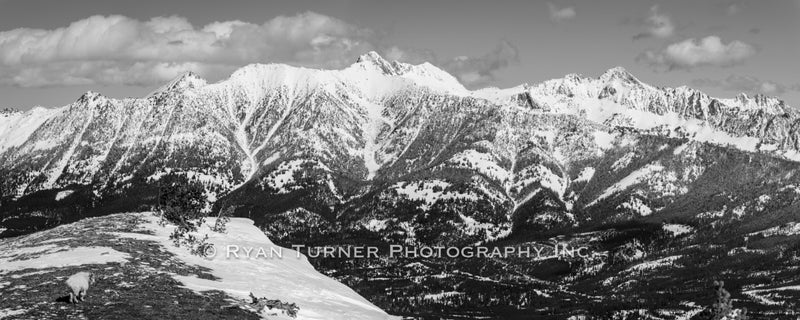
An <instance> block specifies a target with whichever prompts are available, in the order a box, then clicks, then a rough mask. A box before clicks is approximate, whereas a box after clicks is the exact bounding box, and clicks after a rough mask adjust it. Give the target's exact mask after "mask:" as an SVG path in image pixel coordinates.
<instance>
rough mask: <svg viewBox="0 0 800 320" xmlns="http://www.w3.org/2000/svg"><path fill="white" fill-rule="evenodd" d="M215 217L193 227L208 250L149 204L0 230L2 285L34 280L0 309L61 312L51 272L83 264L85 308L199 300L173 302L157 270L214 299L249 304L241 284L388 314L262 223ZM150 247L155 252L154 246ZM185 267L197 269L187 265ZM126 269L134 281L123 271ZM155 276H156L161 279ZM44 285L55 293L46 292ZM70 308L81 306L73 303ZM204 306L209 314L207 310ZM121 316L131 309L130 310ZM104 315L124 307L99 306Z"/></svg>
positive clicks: (331, 311)
mask: <svg viewBox="0 0 800 320" xmlns="http://www.w3.org/2000/svg"><path fill="white" fill-rule="evenodd" d="M214 222H215V221H214V219H210V221H208V222H207V224H206V225H204V226H203V227H202V228H201V229H200V230H199V231H198V232H199V233H203V234H206V233H207V234H208V235H209V236H210V238H209V242H210V243H212V244H214V245H215V246H216V248H218V249H219V251H218V254H217V255H216V256H214V257H211V256H209V257H199V256H195V255H191V254H190V253H189V251H188V249H187V248H185V247H176V246H175V245H174V244H173V242H172V241H170V239H169V236H170V233H171V232H172V230H173V227H170V226H162V225H160V224H159V223H158V218H157V217H155V216H154V215H153V214H152V213H125V214H116V215H111V216H107V217H101V218H93V219H87V220H82V221H80V222H77V223H74V224H68V225H63V226H60V227H58V228H56V229H52V230H49V231H44V232H40V233H34V234H31V235H28V236H24V237H20V238H13V239H8V240H0V249H2V250H0V279H2V280H0V289H2V290H3V292H4V294H5V293H8V294H11V295H13V296H20V295H19V293H18V292H17V290H26V288H27V287H37V288H38V289H37V291H39V290H41V293H39V294H37V295H36V296H35V297H31V298H29V299H27V298H26V299H23V301H24V300H30V301H25V302H20V301H19V299H17V298H8V299H6V298H7V297H4V299H2V300H0V315H3V313H2V312H5V313H6V315H8V316H11V315H23V314H24V315H25V318H26V319H30V318H35V319H58V318H63V317H60V316H58V313H59V312H61V311H59V312H56V313H55V314H53V313H48V311H47V310H49V309H50V308H55V309H56V310H58V309H59V308H60V309H61V310H64V309H76V308H65V307H64V304H61V303H53V300H54V299H55V298H57V297H59V295H58V294H62V293H66V290H65V288H64V286H63V283H61V282H60V281H52V280H54V277H63V278H65V277H64V276H63V275H62V274H63V273H66V274H67V275H69V274H71V272H75V271H76V270H80V271H92V272H94V273H95V275H96V277H97V278H98V279H99V280H98V282H97V283H96V284H95V285H94V286H93V287H92V288H90V289H91V290H89V298H88V300H87V303H88V304H89V307H90V308H92V309H102V308H106V307H108V308H112V309H114V308H117V309H120V310H123V313H124V310H125V307H124V306H123V304H124V303H125V302H124V300H130V302H132V303H135V304H136V305H138V306H142V305H144V306H147V305H151V306H152V305H153V304H155V303H156V301H157V300H161V299H166V300H168V304H167V306H168V307H171V306H176V305H179V304H180V305H182V306H183V307H186V308H192V309H193V310H194V311H196V312H200V314H202V312H204V311H203V310H204V309H206V308H208V306H191V305H188V304H190V303H194V302H193V301H191V300H180V301H178V300H176V301H175V305H173V302H172V301H171V300H169V299H171V297H170V296H169V295H171V294H173V293H175V292H174V291H175V290H177V291H178V292H183V291H181V289H180V288H171V287H168V286H167V287H163V288H153V287H152V286H153V285H152V284H151V283H149V282H150V281H151V279H149V277H152V276H155V275H158V277H163V276H167V277H171V278H172V279H174V280H176V281H177V283H179V284H180V286H182V287H185V288H188V289H189V290H191V291H193V292H195V294H196V295H197V296H208V294H209V293H208V292H209V291H210V290H213V291H219V292H222V293H224V294H226V295H227V297H226V298H225V299H219V302H221V303H227V304H232V305H236V306H237V309H238V308H241V309H244V310H250V309H252V308H250V306H249V304H250V299H249V294H250V293H251V292H252V293H253V294H254V295H255V296H257V297H266V298H268V299H278V300H281V301H283V302H287V303H296V304H297V306H298V307H299V311H298V313H297V318H294V319H321V320H329V319H365V320H373V319H394V318H395V317H392V316H389V315H387V314H386V312H384V311H383V310H381V309H380V308H378V307H376V306H375V305H373V304H372V303H370V302H369V301H367V300H366V299H364V298H363V297H361V296H360V295H358V294H357V293H355V292H354V291H353V290H352V289H350V288H348V287H347V286H345V285H343V284H342V283H339V282H337V281H336V280H333V279H331V278H329V277H327V276H325V275H323V274H321V273H319V272H318V271H316V270H315V269H314V268H313V267H312V266H311V264H310V263H309V262H308V260H307V259H306V258H305V256H302V255H299V256H298V255H297V253H296V252H295V251H292V250H289V249H285V248H280V247H278V246H276V245H274V244H273V243H272V242H271V241H270V240H269V239H268V238H267V237H266V236H265V235H264V233H263V232H261V230H259V229H258V228H257V227H255V226H253V222H252V220H249V219H241V218H234V219H232V220H231V221H230V222H229V223H228V224H227V233H224V234H222V233H216V232H211V231H210V230H209V226H210V225H209V224H211V225H213V224H214ZM227 246H237V247H238V248H241V251H240V254H241V256H239V257H238V258H237V257H235V256H231V257H230V258H227V257H226V255H225V254H224V248H226V247H227ZM261 248H263V249H264V250H265V252H267V253H271V252H282V254H283V258H279V257H277V256H275V257H274V258H269V257H265V256H258V255H256V253H255V252H256V251H258V250H259V249H261ZM249 249H254V252H253V254H252V255H251V256H250V258H248V257H246V256H245V254H244V251H245V250H249ZM156 253H158V256H154V255H155V254H156ZM163 254H166V256H162V255H163ZM176 267H177V269H174V268H176ZM192 270H203V272H202V273H194V272H192ZM148 275H150V276H148ZM129 277H132V278H133V279H139V280H140V281H138V282H129V281H125V280H128V279H129ZM63 278H62V279H63ZM211 279H213V280H211ZM6 280H8V281H6ZM152 280H155V279H152ZM155 281H157V282H158V283H160V284H165V280H163V279H162V280H155ZM39 282H43V283H41V284H39ZM21 283H24V284H21ZM148 288H151V289H154V290H156V289H157V290H159V291H158V293H157V295H155V296H145V295H144V294H145V293H147V292H148ZM50 290H54V291H55V292H56V293H49V292H50ZM122 290H124V291H125V292H128V293H127V294H133V295H139V296H126V297H125V298H122V297H120V293H119V292H122ZM45 292H48V293H45ZM181 297H185V293H184V295H183V296H182V295H180V294H179V295H177V296H176V297H172V299H181ZM132 299H135V300H132ZM39 300H42V301H39ZM204 303H206V304H207V303H208V302H204ZM248 308H250V309H248ZM12 311H13V312H12ZM75 311H77V312H81V309H80V308H77V310H75ZM252 311H255V312H258V311H261V310H252ZM68 312H73V311H68ZM150 312H151V313H150V315H149V316H148V317H156V318H160V317H162V316H163V317H165V318H169V317H170V316H168V314H170V313H169V312H171V311H170V310H164V309H159V308H154V309H151V310H150ZM205 312H209V311H205ZM207 315H208V316H210V317H213V316H214V314H213V313H207ZM73 316H78V315H73ZM260 316H261V317H262V318H263V319H293V318H290V317H288V316H286V315H285V314H281V313H278V314H276V311H275V310H272V311H269V310H263V312H261V313H260ZM91 317H92V316H89V318H91ZM127 317H132V318H137V316H136V313H133V314H131V315H129V316H127ZM66 318H71V316H67V317H66ZM104 318H123V317H121V316H117V317H114V316H111V315H108V314H107V315H105V316H104ZM237 319H238V318H237Z"/></svg>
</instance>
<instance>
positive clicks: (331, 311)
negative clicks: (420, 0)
mask: <svg viewBox="0 0 800 320" xmlns="http://www.w3.org/2000/svg"><path fill="white" fill-rule="evenodd" d="M0 3H2V2H0ZM12 3H13V1H12ZM733 4H738V7H735V6H732V5H733ZM789 4H790V7H791V6H792V5H793V4H792V3H789ZM497 5H498V6H502V5H503V4H497ZM758 5H762V6H767V5H772V4H771V3H770V4H766V3H765V4H757V3H755V2H731V6H724V5H723V6H720V10H723V11H724V9H727V10H731V11H732V10H734V9H731V8H738V9H735V10H748V9H753V7H756V6H758ZM683 6H687V7H691V5H689V4H688V3H687V4H683ZM539 7H541V8H540V9H542V10H543V12H546V13H548V14H549V15H550V18H551V19H550V20H549V21H548V22H547V23H549V24H553V25H563V24H565V23H569V22H570V21H567V20H571V19H580V16H576V10H578V12H580V11H579V10H580V5H576V6H575V7H566V6H565V5H561V4H553V3H550V4H546V3H542V4H539ZM793 8H794V10H795V12H798V11H800V9H799V8H798V7H797V6H795V7H793ZM307 9H308V10H312V9H314V8H311V7H310V8H307ZM548 9H549V10H548ZM567 9H569V10H567ZM658 10H664V9H663V8H662V9H659V7H653V9H652V10H651V11H650V14H651V16H650V17H649V18H646V19H644V21H640V22H639V23H632V24H634V25H635V26H633V27H634V28H644V29H645V30H646V31H647V32H650V33H645V34H639V35H635V36H634V38H635V40H630V39H628V41H646V40H639V39H638V38H637V37H639V38H651V40H652V38H660V39H673V40H675V41H676V43H679V42H680V38H679V37H680V35H679V34H676V33H677V32H676V31H675V30H672V29H670V30H666V29H665V28H666V26H668V27H669V28H673V26H672V22H671V20H670V17H669V16H666V15H663V14H661V13H659V12H660V11H658ZM753 10H755V9H753ZM789 10H791V9H789ZM645 13H647V12H645ZM587 14H590V13H589V12H587ZM728 14H741V13H740V12H739V11H737V12H733V13H731V12H728ZM659 17H660V18H659ZM665 17H666V18H665ZM283 18H284V19H290V18H289V17H283ZM664 18H665V19H666V20H663V19H664ZM96 19H101V18H96ZM126 19H128V18H126ZM659 19H661V20H659ZM153 21H155V20H153ZM337 21H338V20H337ZM665 21H666V22H665ZM648 23H651V24H653V23H654V24H655V27H653V28H650V29H648V28H647V27H646V26H647V24H648ZM665 23H667V24H669V25H665ZM266 25H267V24H265V26H266ZM623 25H626V24H623ZM659 26H660V27H661V28H658V27H659ZM190 27H191V25H190ZM231 28H233V27H231ZM265 28H266V27H265ZM331 28H333V27H331ZM669 28H668V29H669ZM676 28H677V27H676ZM206 29H208V28H206ZM234 29H235V28H234ZM26 30H27V29H18V30H16V31H8V32H0V58H3V57H5V58H6V59H5V60H4V62H3V60H0V71H3V70H5V71H7V72H10V73H13V72H17V71H19V70H23V69H24V68H31V69H30V70H38V71H42V70H45V69H47V68H48V67H47V66H46V65H44V64H43V65H42V66H40V67H37V66H36V65H35V64H36V63H35V62H30V61H38V60H36V58H31V59H29V60H25V58H24V56H25V55H22V58H20V59H21V60H20V61H25V62H22V63H21V64H20V65H21V66H23V67H24V68H23V67H21V66H20V65H14V64H13V61H12V60H14V59H12V58H11V57H13V56H14V52H15V51H14V50H11V49H10V47H8V45H5V44H13V45H15V46H17V47H14V48H16V49H18V51H25V50H27V48H24V47H23V46H24V45H25V44H24V43H27V42H24V41H21V40H19V39H21V38H24V35H19V34H20V33H24V32H25V31H26ZM108 30H115V29H114V28H109V29H108ZM204 30H205V29H204ZM73 31H74V30H72V27H69V28H66V29H62V33H69V32H73ZM15 32H16V33H15ZM42 32H50V31H44V30H42ZM52 32H53V33H54V34H51V35H46V36H42V37H47V36H51V37H55V36H57V34H58V30H56V31H52ZM84 32H87V33H89V32H90V31H88V30H85V31H84ZM169 32H171V31H164V32H162V33H161V34H165V35H166V34H169ZM185 32H198V33H200V32H201V31H200V28H197V30H195V29H194V28H192V29H191V30H190V31H185ZM319 32H320V34H326V32H328V31H326V30H325V29H324V28H323V29H322V30H321V31H319ZM330 32H334V31H330ZM534 32H535V31H534ZM542 32H545V31H542ZM765 32H766V31H765ZM156 33H158V32H156ZM665 33H669V34H665ZM175 34H181V33H180V32H177V33H175ZM89 36H91V35H89ZM173 36H175V37H179V36H178V35H173ZM217 36H218V37H221V36H220V35H219V34H217ZM15 37H17V38H15ZM32 37H33V36H32ZM165 37H166V36H165ZM228 37H231V33H228ZM272 37H274V35H272ZM4 39H5V41H6V42H3V41H4ZM25 39H27V41H34V40H31V39H37V38H36V37H33V38H25ZM62 40H63V39H62ZM338 40H342V39H338ZM706 40H707V39H704V40H701V41H697V42H695V41H694V40H692V45H697V46H698V47H699V48H700V49H698V48H695V49H691V48H690V50H689V51H690V52H691V53H692V54H704V53H708V54H711V55H714V54H718V53H719V52H718V51H715V50H714V49H709V50H708V51H703V50H704V49H702V47H704V46H706V45H707V44H708V45H710V46H713V45H714V44H713V43H712V42H714V40H713V39H712V40H708V41H710V42H709V43H706ZM14 41H18V42H14ZM42 41H44V40H42ZM176 41H177V40H176ZM186 41H191V40H186ZM318 41H322V40H318ZM442 41H447V40H446V39H445V40H442ZM520 41H521V40H520ZM665 41H666V40H665ZM716 41H719V38H716ZM787 41H791V40H787ZM795 43H797V41H795ZM507 45H511V44H510V43H509V44H507ZM722 45H724V46H726V48H728V49H730V50H734V51H735V50H740V49H742V48H743V47H742V46H750V45H749V44H747V43H744V42H738V41H737V42H729V43H728V44H725V43H722ZM112 46H113V45H112ZM222 46H223V47H224V44H223V45H222ZM254 46H255V45H254ZM323 48H324V47H323ZM337 48H338V46H337ZM512 48H513V47H512ZM731 48H733V49H731ZM752 48H753V50H754V51H753V52H749V51H747V50H745V51H743V52H744V53H741V52H739V53H736V52H734V53H733V55H732V57H733V58H731V59H735V61H733V62H730V61H728V62H730V63H728V62H725V61H727V60H725V61H723V62H722V63H720V64H719V66H717V67H720V68H736V67H735V66H737V65H740V64H743V63H744V62H743V60H745V59H746V58H748V57H750V56H751V55H755V54H759V53H760V52H768V51H769V49H768V48H759V49H754V48H755V46H752ZM12 49H13V48H12ZM231 50H233V49H231ZM515 50H516V49H515ZM726 50H727V49H726ZM143 51H145V50H143ZM354 51H358V49H355V50H354ZM362 51H363V52H359V53H358V54H353V55H352V56H351V57H350V58H349V59H350V61H351V62H349V63H348V64H346V65H342V66H340V67H335V65H325V64H316V65H312V64H308V63H292V62H295V61H284V60H287V59H275V61H270V60H269V59H267V58H263V57H259V58H258V59H256V60H255V61H252V62H254V63H252V64H247V65H244V64H243V66H240V67H239V68H238V69H236V70H233V71H232V73H229V74H227V75H225V76H222V77H218V78H215V77H217V76H215V75H214V74H213V73H210V71H208V70H209V69H208V68H200V70H192V68H190V67H187V66H183V67H185V68H182V70H181V72H176V74H177V76H176V77H175V78H174V79H173V80H171V81H164V83H162V84H161V86H160V87H158V86H156V87H157V89H155V90H153V91H152V92H151V93H149V94H146V95H142V96H141V97H137V98H112V97H110V96H106V95H103V93H98V92H95V91H89V92H86V93H84V94H82V95H80V93H76V96H79V98H77V100H75V101H74V102H73V103H71V104H68V105H66V106H63V107H34V108H19V109H6V110H5V111H3V112H2V113H1V114H0V176H2V179H1V180H0V196H2V198H0V199H1V200H0V231H1V232H2V233H0V237H2V239H0V248H2V250H0V293H2V297H3V298H2V300H0V318H4V319H5V318H6V317H7V318H8V319H62V318H72V317H74V318H80V317H83V318H88V319H140V318H152V319H199V318H204V319H206V318H207V319H259V318H263V319H293V318H297V319H391V318H419V319H439V318H445V319H472V318H480V319H486V318H491V319H574V320H577V319H797V317H798V316H800V270H799V269H798V268H800V211H798V210H800V175H798V172H800V171H799V170H800V110H798V109H797V108H795V107H794V106H792V105H790V103H787V102H784V101H783V100H781V99H780V98H777V97H774V96H770V95H765V94H763V93H753V92H750V93H740V94H736V95H731V96H730V97H716V96H712V95H709V94H707V93H705V92H704V91H703V90H701V89H698V88H697V87H702V86H703V85H708V84H709V83H710V82H712V81H711V80H707V81H705V82H704V81H687V83H686V85H680V86H675V87H665V86H659V84H658V83H655V82H654V83H650V84H648V83H645V82H643V81H641V80H640V78H638V77H637V75H635V74H632V72H629V71H628V70H626V68H624V67H612V68H610V69H608V70H607V71H604V72H600V73H598V74H576V73H569V72H576V71H581V70H574V69H570V68H565V69H564V74H566V75H564V76H562V77H559V78H555V79H551V80H544V81H528V83H525V84H520V85H518V86H513V87H510V88H505V89H498V88H497V87H494V86H489V85H487V84H486V83H480V85H476V84H477V83H475V82H472V81H471V80H470V79H473V78H471V77H470V76H468V75H465V74H462V73H458V72H459V70H462V71H463V69H459V68H455V67H452V66H453V65H452V64H451V63H450V62H445V61H443V60H441V59H439V60H436V61H433V62H434V63H429V62H419V63H416V62H414V63H411V62H404V61H403V60H402V59H401V60H400V61H396V60H395V59H391V58H389V56H395V55H394V54H393V53H392V51H391V50H389V49H386V48H384V47H381V46H374V47H373V48H371V49H370V50H362ZM678 51H680V50H678ZM31 52H32V51H31ZM674 52H675V51H674V50H673V51H670V50H669V48H667V49H665V50H664V51H663V52H661V53H657V52H654V51H648V52H645V54H644V55H643V56H640V57H639V58H638V59H639V60H641V59H650V63H656V64H658V63H662V64H663V63H669V62H670V61H672V62H675V63H678V65H676V66H672V67H675V68H678V69H680V68H688V67H692V68H693V67H694V66H688V67H687V65H680V63H683V62H685V61H701V63H700V64H699V66H700V67H703V63H702V61H714V60H713V59H711V58H707V57H700V58H697V57H695V56H692V57H690V58H697V59H700V60H696V59H695V60H680V59H678V58H675V57H672V56H670V54H672V53H674ZM698 52H699V53H698ZM29 53H30V52H29ZM84 53H85V54H86V55H87V56H92V55H93V53H92V52H84ZM340 53H341V52H340ZM348 53H349V51H348ZM646 53H649V55H648V54H646ZM745 53H746V54H745ZM30 54H31V55H33V53H30ZM659 54H660V55H661V56H658V55H659ZM98 55H102V53H98ZM198 55H202V54H198ZM315 57H317V56H315ZM672 58H674V59H672ZM75 59H77V60H81V59H86V60H87V61H88V60H91V59H94V58H92V57H80V56H79V57H77V58H75ZM98 59H99V58H98ZM470 59H472V58H470V57H460V58H459V59H456V60H457V61H462V62H464V63H468V62H470V61H473V62H474V60H475V59H473V60H470ZM518 59H519V58H518ZM665 59H666V60H665ZM670 59H672V60H670ZM687 59H688V58H687ZM703 59H706V60H703ZM709 59H711V60H709ZM736 59H740V60H742V61H740V60H736ZM133 60H135V59H133ZM42 61H44V62H47V60H46V59H45V60H42ZM676 61H677V62H676ZM44 62H42V63H44ZM62 62H63V61H62ZM3 63H4V64H3ZM65 63H67V62H65ZM630 63H631V64H636V63H637V62H636V59H631V61H630ZM638 63H643V62H641V61H640V62H638ZM787 63H789V64H790V65H787V66H786V67H787V68H795V69H796V68H797V64H796V61H791V62H787ZM190 64H191V63H190ZM708 64H709V65H711V66H705V67H711V68H713V67H715V66H713V65H714V64H715V63H708ZM462 66H463V65H462ZM96 67H97V66H95V65H92V66H91V67H87V68H96ZM672 67H670V68H672ZM36 68H39V69H36ZM108 68H112V67H111V66H109V67H108ZM446 69H447V71H446ZM70 70H72V69H70ZM92 70H94V69H92ZM98 70H102V68H101V69H98ZM183 71H186V72H183ZM192 71H194V72H192ZM59 72H64V71H63V70H60V71H59ZM69 72H78V71H77V69H75V70H73V71H66V73H67V74H69ZM126 72H130V70H127V71H126ZM204 72H205V73H208V75H211V78H213V80H207V79H206V77H204V76H203V75H202V74H203V73H204ZM492 72H494V71H492ZM660 72H670V71H660ZM679 72H685V71H679ZM695 72H696V73H699V74H700V75H701V76H702V74H703V73H702V69H698V70H696V71H695ZM479 73H480V72H479ZM567 73H569V74H567ZM126 74H127V73H124V72H123V75H126ZM467 74H468V73H467ZM655 74H656V75H657V74H659V73H655ZM23 75H25V73H24V72H22V73H20V74H19V75H17V77H16V78H14V77H10V78H14V79H20V77H22V76H23ZM483 75H484V76H487V77H489V78H494V77H495V74H494V73H483ZM80 76H85V75H80ZM54 78H57V77H56V76H53V77H47V78H43V79H47V80H51V79H54ZM532 78H534V79H533V80H535V79H536V78H538V77H532ZM651 78H654V79H657V77H651ZM3 79H6V78H5V77H3V76H0V83H7V82H3V81H4V80H3ZM86 79H89V80H91V81H89V82H88V83H96V84H97V86H98V87H103V86H104V85H106V83H105V82H103V81H99V80H97V79H94V78H91V77H88V76H87V78H86ZM487 79H488V78H487ZM43 81H44V80H43ZM93 81H94V82H93ZM104 81H105V80H104ZM765 83H766V82H765ZM488 84H491V83H488ZM772 84H774V83H772ZM16 85H21V86H23V87H25V86H26V85H23V84H20V83H17V84H16ZM47 85H48V86H49V85H53V84H47ZM781 88H782V89H781V90H772V91H770V90H766V91H768V92H771V93H775V94H779V93H783V92H788V91H792V90H794V89H792V88H791V86H781ZM20 90H22V89H20ZM26 90H27V89H26ZM98 90H100V89H98ZM743 91H747V90H744V89H743ZM762 91H763V90H762ZM2 103H3V101H2V96H0V104H2ZM170 181H173V182H170ZM174 181H181V182H182V183H186V184H193V185H198V186H201V191H202V192H201V193H202V204H199V205H200V206H201V207H202V210H200V211H202V213H203V214H204V215H207V216H208V217H209V218H206V219H205V223H203V224H201V225H200V226H199V228H198V229H197V230H196V231H193V233H192V234H194V235H196V236H198V237H203V236H208V239H207V240H206V241H207V243H209V244H210V245H211V246H213V248H216V250H217V252H215V253H216V256H209V255H208V254H207V252H200V253H199V254H198V252H191V251H192V248H191V247H190V248H186V247H183V246H175V245H173V242H174V241H173V239H171V238H170V233H171V232H172V230H174V229H175V226H174V225H172V224H170V223H168V222H165V221H164V220H163V219H161V218H159V217H160V216H163V215H164V213H163V211H164V209H163V208H164V206H165V205H164V203H163V202H164V199H165V196H164V194H165V192H167V191H165V190H167V188H168V187H169V185H170V183H172V185H174ZM222 217H230V221H229V222H227V227H226V230H224V231H221V232H220V231H212V230H211V229H215V225H218V224H215V222H217V221H218V220H222V219H223V218H222ZM226 220H227V219H226ZM295 245H303V246H306V247H333V248H351V247H353V246H370V247H376V248H380V253H379V254H378V256H377V257H363V258H356V257H350V258H346V257H328V258H325V257H321V256H316V255H314V254H313V252H309V251H307V250H304V249H297V248H294V249H297V250H299V251H300V253H301V254H305V255H306V257H302V256H301V258H297V257H295V255H296V254H298V252H297V251H295V250H291V249H293V246H295ZM559 245H561V246H565V247H571V248H584V249H585V250H584V251H583V252H585V253H588V254H585V255H581V256H571V255H568V254H565V255H560V256H555V257H554V256H545V257H519V256H503V257H497V256H494V257H464V256H458V257H448V256H444V257H442V256H439V257H419V256H416V257H414V256H409V255H405V256H389V255H388V253H387V252H388V250H389V248H391V247H392V246H403V247H404V248H423V247H457V248H465V247H486V248H490V249H493V248H509V247H512V248H517V249H519V248H528V249H529V250H530V249H532V248H533V249H534V250H536V249H540V248H553V247H554V246H559ZM227 246H239V247H250V248H268V250H270V249H274V250H283V252H284V255H285V256H284V257H281V258H275V257H271V258H265V257H261V258H254V259H247V258H244V259H238V258H237V259H230V258H227V259H226V258H222V257H220V256H219V254H220V252H221V251H223V250H224V248H227ZM204 248H205V247H204ZM281 248H283V249H281ZM195 249H196V248H195ZM195 251H196V250H195ZM533 252H535V251H533ZM204 254H205V255H206V256H205V257H203V255H204ZM79 271H91V272H93V273H94V275H95V276H97V277H98V280H97V281H96V282H95V283H94V284H93V285H92V287H91V288H90V289H89V291H88V298H87V300H86V301H85V302H84V303H82V304H76V305H72V304H68V303H67V302H66V301H64V299H63V296H64V295H67V294H68V292H67V289H66V286H65V285H64V284H63V282H64V281H65V280H66V279H67V277H69V276H70V275H72V274H74V273H76V272H79ZM718 281H719V282H718ZM720 282H723V283H724V286H719V284H720ZM252 295H254V297H264V298H267V299H274V300H270V301H280V302H282V303H287V305H288V303H294V304H296V307H297V308H298V309H296V312H294V313H293V312H287V310H289V309H290V308H286V307H284V306H283V305H282V304H281V305H279V307H277V308H273V307H272V306H271V305H270V306H269V307H267V308H264V307H263V303H262V304H257V303H256V302H257V301H258V300H257V299H255V298H254V300H252V301H251V299H250V296H252ZM728 295H729V296H728ZM67 300H69V299H68V298H67ZM263 301H267V300H263ZM276 303H277V302H276Z"/></svg>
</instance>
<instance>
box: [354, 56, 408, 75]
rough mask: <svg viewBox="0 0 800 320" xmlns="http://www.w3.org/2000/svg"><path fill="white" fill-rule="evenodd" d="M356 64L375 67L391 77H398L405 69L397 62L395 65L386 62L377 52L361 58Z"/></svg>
mask: <svg viewBox="0 0 800 320" xmlns="http://www.w3.org/2000/svg"><path fill="white" fill-rule="evenodd" d="M356 64H362V65H368V66H373V67H376V68H378V69H379V70H381V71H383V73H385V74H389V75H397V74H399V73H400V72H402V71H403V70H402V69H403V67H405V66H403V65H401V64H400V63H398V62H397V61H394V63H390V62H389V61H386V59H384V58H383V57H381V55H380V54H378V53H377V52H375V51H370V52H367V53H365V54H362V55H361V56H359V57H358V60H356Z"/></svg>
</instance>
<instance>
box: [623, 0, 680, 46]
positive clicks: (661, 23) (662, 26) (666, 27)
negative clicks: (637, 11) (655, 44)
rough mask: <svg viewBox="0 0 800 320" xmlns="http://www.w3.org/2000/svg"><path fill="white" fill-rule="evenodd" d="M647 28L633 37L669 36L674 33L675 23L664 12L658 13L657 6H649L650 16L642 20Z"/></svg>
mask: <svg viewBox="0 0 800 320" xmlns="http://www.w3.org/2000/svg"><path fill="white" fill-rule="evenodd" d="M644 26H645V27H646V29H647V30H645V31H644V32H642V33H639V34H637V35H635V36H633V38H634V39H642V38H662V39H663V38H669V37H671V36H672V35H673V34H674V33H675V25H673V24H672V19H671V18H670V17H669V16H668V15H665V14H662V13H659V11H658V6H652V7H650V16H648V17H647V19H645V20H644Z"/></svg>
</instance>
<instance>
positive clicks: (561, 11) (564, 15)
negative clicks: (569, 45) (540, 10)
mask: <svg viewBox="0 0 800 320" xmlns="http://www.w3.org/2000/svg"><path fill="white" fill-rule="evenodd" d="M547 9H548V10H549V12H550V20H553V21H555V22H561V21H565V20H569V19H572V18H575V7H566V8H559V7H557V6H556V5H555V4H553V3H550V2H548V3H547Z"/></svg>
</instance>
